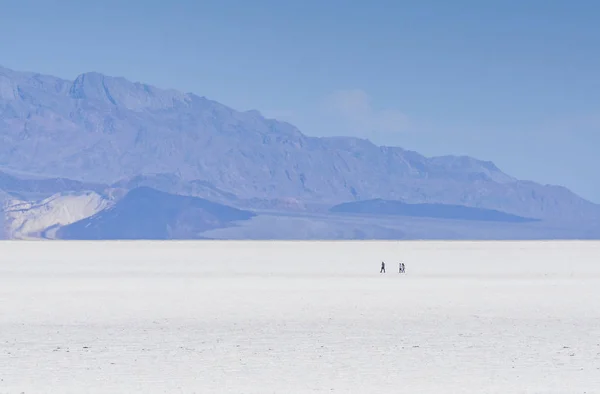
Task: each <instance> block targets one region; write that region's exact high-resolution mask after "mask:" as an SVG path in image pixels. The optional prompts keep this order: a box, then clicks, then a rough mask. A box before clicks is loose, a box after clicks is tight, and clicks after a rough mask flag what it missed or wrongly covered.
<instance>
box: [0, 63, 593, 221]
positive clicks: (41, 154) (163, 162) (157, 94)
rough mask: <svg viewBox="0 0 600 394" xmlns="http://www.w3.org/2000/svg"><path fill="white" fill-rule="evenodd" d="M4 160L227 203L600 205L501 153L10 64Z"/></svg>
mask: <svg viewBox="0 0 600 394" xmlns="http://www.w3.org/2000/svg"><path fill="white" fill-rule="evenodd" d="M0 167H1V168H4V169H5V170H10V171H18V172H19V173H22V174H27V173H29V174H35V175H37V176H46V177H57V178H68V179H73V180H78V181H81V182H85V183H87V184H98V183H104V184H114V183H118V184H121V185H127V184H129V183H131V182H134V183H135V182H139V180H140V177H142V178H141V179H144V180H145V182H146V184H145V185H146V186H155V185H153V184H152V182H154V181H156V182H159V183H161V184H162V186H163V187H162V188H161V190H164V191H179V190H183V189H186V190H187V191H188V192H190V193H195V194H197V195H200V196H205V195H206V193H209V194H210V195H211V196H213V197H214V198H215V199H216V200H219V201H223V200H222V199H225V200H228V201H233V200H235V199H241V200H244V201H255V202H256V201H270V202H271V203H273V204H277V201H280V202H281V201H283V203H282V204H283V205H285V204H286V203H287V202H289V201H290V200H292V199H293V201H295V202H300V203H301V204H304V206H310V204H324V205H329V206H331V205H334V204H338V203H342V202H347V201H358V200H368V199H376V198H382V199H387V200H397V201H402V202H405V203H436V204H454V205H464V206H469V207H478V208H485V209H496V210H499V211H503V212H507V213H511V214H515V215H521V216H525V217H532V218H544V219H550V220H554V221H564V220H569V221H570V220H573V221H581V220H593V219H595V218H598V217H599V212H600V209H599V206H598V205H595V204H592V203H590V202H588V201H586V200H584V199H582V198H580V197H579V196H577V195H575V194H573V193H572V192H570V191H569V190H567V189H565V188H563V187H559V186H543V185H539V184H536V183H533V182H528V181H520V180H517V179H514V178H513V177H511V176H509V175H507V174H504V173H503V172H502V171H501V170H499V169H498V168H497V167H496V166H495V165H494V164H493V163H491V162H487V161H480V160H476V159H473V158H470V157H455V156H444V157H433V158H427V157H424V156H422V155H420V154H418V153H416V152H412V151H407V150H404V149H401V148H397V147H384V146H376V145H374V144H372V143H370V142H369V141H366V140H362V139H356V138H346V137H337V138H313V137H308V136H306V135H304V134H303V133H301V132H300V131H299V130H298V129H297V128H296V127H294V126H292V125H290V124H288V123H284V122H279V121H276V120H272V119H266V118H264V117H262V116H261V115H260V113H258V112H257V111H248V112H239V111H235V110H233V109H231V108H229V107H227V106H225V105H222V104H219V103H217V102H214V101H211V100H209V99H206V98H204V97H200V96H197V95H195V94H191V93H181V92H177V91H173V90H162V89H158V88H155V87H152V86H148V85H145V84H141V83H133V82H130V81H127V80H125V79H123V78H114V77H108V76H104V75H101V74H98V73H86V74H83V75H80V76H79V77H77V78H76V79H75V80H74V81H67V80H63V79H59V78H55V77H51V76H45V75H40V74H35V73H24V72H16V71H12V70H8V69H4V68H0ZM154 174H163V175H164V176H165V177H166V178H156V177H155V175H154ZM161 176H162V175H161ZM136 179H137V181H136ZM157 179H158V180H157ZM165 179H175V180H176V181H173V182H172V183H173V184H174V185H175V186H173V187H176V188H177V190H169V187H170V186H169V182H166V183H165V182H164V180H165ZM170 182H171V181H170ZM190 185H193V186H190ZM65 187H68V186H67V185H65ZM165 189H166V190H165ZM274 201H275V202H274ZM266 205H269V204H266Z"/></svg>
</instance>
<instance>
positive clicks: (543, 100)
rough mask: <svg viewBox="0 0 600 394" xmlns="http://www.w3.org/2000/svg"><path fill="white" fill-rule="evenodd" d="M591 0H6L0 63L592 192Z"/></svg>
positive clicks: (599, 80)
mask: <svg viewBox="0 0 600 394" xmlns="http://www.w3.org/2000/svg"><path fill="white" fill-rule="evenodd" d="M599 15H600V2H597V1H585V0H579V1H552V0H547V1H541V0H520V1H516V0H505V1H500V0H496V1H475V0H473V1H460V0H456V1H447V0H440V1H427V0H420V1H417V0H414V1H411V2H408V1H401V0H389V1H387V0H371V1H362V2H352V1H341V0H329V1H328V0H303V1H300V0H295V1H294V0H290V1H283V0H278V1H275V0H272V1H268V0H254V1H249V0H238V1H233V0H220V1H217V0H215V1H208V0H207V1H202V0H189V1H183V0H179V1H178V0H171V1H154V0H145V1H140V0H127V1H113V0H106V1H85V0H80V1H70V0H64V1H46V0H38V1H34V0H14V1H5V2H2V8H1V9H0V37H2V39H1V40H0V64H2V65H4V66H5V67H9V68H13V69H17V70H23V71H36V72H41V73H48V74H52V75H56V76H60V77H65V78H68V79H73V78H75V77H76V76H77V75H78V74H80V73H82V72H87V71H99V72H102V73H104V74H109V75H115V76H124V77H127V78H128V79H131V80H135V81H142V82H147V83H150V84H153V85H156V86H159V87H165V88H166V87H173V88H177V89H180V90H183V91H188V92H194V93H197V94H199V95H203V96H207V97H209V98H212V99H215V100H217V101H220V102H222V103H224V104H227V105H229V106H232V107H234V108H236V109H240V110H246V109H258V110H260V111H261V112H263V113H264V114H266V115H269V116H274V117H278V118H280V119H283V120H288V121H290V122H292V123H294V124H296V125H297V126H298V127H299V128H300V129H301V130H302V131H303V132H304V133H305V134H308V135H354V136H360V137H364V138H369V139H371V140H372V141H373V142H375V143H377V144H385V145H399V146H403V147H405V148H408V149H413V150H417V151H419V152H421V153H423V154H425V155H440V154H468V155H472V156H475V157H478V158H481V159H485V160H492V161H494V162H495V163H496V164H497V165H498V166H499V167H500V168H501V169H503V170H504V171H506V172H507V173H509V174H511V175H514V176H516V177H519V178H522V179H530V180H535V181H538V182H541V183H552V184H560V185H564V186H567V187H569V188H571V189H572V190H574V191H575V192H577V193H579V194H581V195H582V196H584V197H587V198H589V199H591V200H593V201H596V202H600V175H599V174H598V170H599V169H600V155H599V154H597V152H598V151H599V150H600V50H599V48H600V27H599V23H600V22H599Z"/></svg>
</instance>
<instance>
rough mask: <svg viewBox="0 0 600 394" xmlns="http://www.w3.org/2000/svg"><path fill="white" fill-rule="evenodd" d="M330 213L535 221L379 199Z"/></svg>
mask: <svg viewBox="0 0 600 394" xmlns="http://www.w3.org/2000/svg"><path fill="white" fill-rule="evenodd" d="M330 211H331V212H334V213H344V214H361V215H365V214H367V215H384V216H412V217H423V218H435V219H454V220H472V221H482V222H500V223H529V222H535V221H537V220H536V219H530V218H526V217H522V216H516V215H510V214H507V213H504V212H500V211H496V210H492V209H482V208H472V207H465V206H463V205H446V204H427V203H425V204H405V203H403V202H400V201H387V200H381V199H376V200H366V201H356V202H350V203H343V204H339V205H336V206H334V207H331V209H330Z"/></svg>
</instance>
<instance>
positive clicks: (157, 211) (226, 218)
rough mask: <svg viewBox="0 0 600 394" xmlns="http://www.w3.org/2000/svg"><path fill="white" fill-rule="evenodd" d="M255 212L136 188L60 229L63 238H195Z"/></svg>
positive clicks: (250, 215)
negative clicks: (110, 204)
mask: <svg viewBox="0 0 600 394" xmlns="http://www.w3.org/2000/svg"><path fill="white" fill-rule="evenodd" d="M254 216H255V215H254V214H253V213H252V212H249V211H243V210H239V209H236V208H232V207H228V206H225V205H222V204H217V203H213V202H210V201H208V200H204V199H201V198H196V197H188V196H178V195H174V194H169V193H164V192H161V191H158V190H154V189H151V188H147V187H139V188H136V189H134V190H132V191H130V192H129V193H127V195H126V196H125V197H123V198H122V199H121V200H119V201H118V202H117V203H116V204H114V205H113V206H111V207H109V208H108V209H105V210H103V211H101V212H99V213H97V214H95V215H93V216H91V217H89V218H87V219H84V220H81V221H78V222H76V223H73V224H70V225H67V226H64V227H62V228H60V229H59V230H58V231H57V232H56V236H57V237H58V238H61V239H95V240H100V239H195V238H201V236H200V233H202V232H203V231H207V230H212V229H217V228H222V227H227V226H230V225H231V224H232V223H233V222H236V221H243V220H248V219H251V218H252V217H254Z"/></svg>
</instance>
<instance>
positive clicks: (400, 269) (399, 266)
mask: <svg viewBox="0 0 600 394" xmlns="http://www.w3.org/2000/svg"><path fill="white" fill-rule="evenodd" d="M398 272H399V273H401V274H403V273H404V263H400V264H398Z"/></svg>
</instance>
